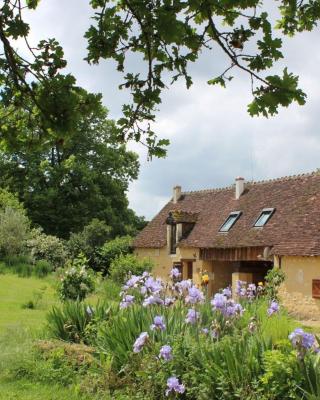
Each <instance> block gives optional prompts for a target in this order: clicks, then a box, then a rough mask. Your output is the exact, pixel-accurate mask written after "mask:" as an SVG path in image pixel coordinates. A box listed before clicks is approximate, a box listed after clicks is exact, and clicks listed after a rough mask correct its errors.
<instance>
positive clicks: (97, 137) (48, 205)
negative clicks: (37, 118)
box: [0, 106, 142, 238]
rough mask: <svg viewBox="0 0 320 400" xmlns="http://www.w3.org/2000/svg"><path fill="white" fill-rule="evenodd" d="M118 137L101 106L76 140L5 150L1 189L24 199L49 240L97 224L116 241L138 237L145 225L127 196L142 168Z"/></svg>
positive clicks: (81, 123)
mask: <svg viewBox="0 0 320 400" xmlns="http://www.w3.org/2000/svg"><path fill="white" fill-rule="evenodd" d="M24 128H25V132H26V136H28V137H29V136H31V135H32V132H31V131H29V129H28V127H27V126H25V127H24ZM115 135H116V133H115V125H114V122H113V121H111V120H108V119H107V112H106V110H105V109H104V108H103V107H102V106H100V107H99V108H97V109H95V111H94V112H92V113H91V115H87V114H85V115H83V116H82V118H81V119H80V120H79V121H78V127H77V130H76V134H75V135H70V136H69V137H67V138H66V139H65V140H63V141H62V140H61V141H58V142H55V143H54V144H52V145H51V147H47V146H45V147H42V146H40V147H37V148H34V149H33V151H32V152H30V151H29V150H28V148H24V147H23V148H19V150H16V151H12V150H10V151H5V150H2V152H1V153H0V186H2V187H6V188H8V189H10V190H11V191H12V192H14V193H17V194H18V195H19V198H20V199H21V200H22V201H23V203H24V206H25V208H26V210H27V213H28V216H29V217H30V218H31V220H32V221H33V223H34V224H38V225H40V226H41V227H42V228H43V229H44V231H45V233H47V234H53V235H57V236H59V237H63V238H67V237H69V234H70V232H79V231H81V230H82V229H83V228H84V226H85V225H87V224H89V223H90V222H91V220H92V219H93V218H98V219H100V220H102V221H105V222H106V223H107V224H108V225H109V226H110V228H111V233H110V235H111V237H114V236H116V235H122V234H128V233H133V232H134V230H135V229H136V228H137V227H138V226H140V225H139V224H141V222H142V221H141V219H140V218H138V217H137V216H136V215H135V214H134V212H133V211H132V210H130V209H129V208H128V200H127V197H126V191H127V189H128V184H129V182H130V181H132V180H133V179H136V178H137V175H138V170H139V163H138V160H137V155H136V154H135V153H133V152H130V151H127V150H126V147H125V145H122V144H119V143H118V142H117V141H116V140H115Z"/></svg>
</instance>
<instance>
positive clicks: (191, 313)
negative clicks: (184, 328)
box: [185, 308, 200, 325]
mask: <svg viewBox="0 0 320 400" xmlns="http://www.w3.org/2000/svg"><path fill="white" fill-rule="evenodd" d="M199 317H200V313H198V312H197V311H196V310H194V309H192V308H189V310H188V313H187V317H186V319H185V321H186V323H187V324H191V325H194V324H196V323H197V320H198V319H199Z"/></svg>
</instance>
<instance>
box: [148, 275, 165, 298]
mask: <svg viewBox="0 0 320 400" xmlns="http://www.w3.org/2000/svg"><path fill="white" fill-rule="evenodd" d="M144 286H145V288H146V291H148V292H150V293H152V294H158V293H159V292H160V291H161V290H162V281H161V280H160V279H154V278H152V276H149V277H148V278H147V279H146V281H145V283H144Z"/></svg>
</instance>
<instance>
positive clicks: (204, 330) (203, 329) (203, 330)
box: [201, 328, 209, 335]
mask: <svg viewBox="0 0 320 400" xmlns="http://www.w3.org/2000/svg"><path fill="white" fill-rule="evenodd" d="M201 333H203V334H204V335H207V334H208V333H209V329H208V328H202V329H201Z"/></svg>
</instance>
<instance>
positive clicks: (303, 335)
mask: <svg viewBox="0 0 320 400" xmlns="http://www.w3.org/2000/svg"><path fill="white" fill-rule="evenodd" d="M289 340H290V341H291V343H292V345H293V346H294V347H297V348H299V347H302V348H303V349H311V348H312V347H313V346H314V345H315V340H316V339H315V337H314V335H312V333H307V332H305V331H304V330H303V329H301V328H297V329H295V330H294V331H293V332H292V333H291V334H290V335H289Z"/></svg>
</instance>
